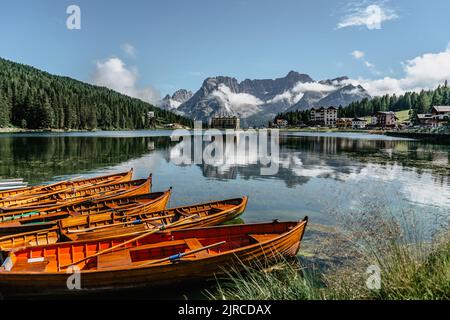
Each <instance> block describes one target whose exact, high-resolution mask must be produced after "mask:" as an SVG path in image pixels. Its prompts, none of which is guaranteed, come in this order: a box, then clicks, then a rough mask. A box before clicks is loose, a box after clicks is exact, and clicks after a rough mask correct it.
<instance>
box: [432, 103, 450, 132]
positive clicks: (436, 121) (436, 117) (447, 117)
mask: <svg viewBox="0 0 450 320" xmlns="http://www.w3.org/2000/svg"><path fill="white" fill-rule="evenodd" d="M431 114H432V115H433V118H432V121H431V126H432V127H433V128H438V127H442V126H446V125H447V124H448V123H449V121H450V106H434V107H433V108H432V109H431Z"/></svg>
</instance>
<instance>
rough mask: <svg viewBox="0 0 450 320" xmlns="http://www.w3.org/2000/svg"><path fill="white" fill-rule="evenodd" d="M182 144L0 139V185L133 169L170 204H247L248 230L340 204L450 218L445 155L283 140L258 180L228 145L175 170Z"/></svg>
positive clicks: (340, 139)
mask: <svg viewBox="0 0 450 320" xmlns="http://www.w3.org/2000/svg"><path fill="white" fill-rule="evenodd" d="M186 139H188V138H186ZM186 141H187V140H186ZM183 143H186V142H172V141H171V140H170V138H169V137H168V134H167V132H164V133H162V134H161V136H157V134H155V132H151V134H141V135H139V134H138V133H136V132H133V133H132V134H130V135H129V136H127V135H126V134H125V133H120V135H118V134H117V135H116V134H114V133H112V134H109V135H108V134H107V133H103V134H102V135H100V134H93V135H91V136H89V135H87V134H83V135H67V134H65V135H38V136H35V135H27V136H20V135H18V136H6V137H5V136H3V137H0V177H23V178H25V179H26V180H28V181H30V182H31V183H41V182H43V181H51V180H54V179H60V178H63V177H67V176H79V175H81V174H85V175H86V174H91V175H94V174H103V173H105V172H110V171H113V170H114V171H116V170H125V169H128V168H130V167H134V168H135V172H136V177H137V178H141V177H146V176H147V175H148V173H149V172H153V173H154V174H155V188H154V189H155V190H165V189H166V188H168V187H170V186H173V187H174V196H173V199H172V200H171V205H183V204H187V203H192V202H201V201H208V200H211V199H220V198H227V197H236V196H241V195H243V194H246V195H249V196H250V202H249V206H248V209H247V212H246V214H245V215H244V220H245V221H247V222H253V221H262V220H267V219H268V218H269V219H270V218H273V217H277V218H280V219H294V218H295V219H297V218H299V217H301V216H303V215H305V214H308V215H310V216H311V217H312V218H313V219H314V221H315V222H319V223H332V217H330V212H331V211H333V210H336V207H337V204H339V210H342V211H345V210H349V211H351V210H352V209H353V207H354V206H355V203H358V202H359V203H364V201H365V200H364V201H362V200H361V199H366V198H368V199H371V200H373V201H379V202H380V203H384V204H389V206H390V208H397V207H398V208H408V210H410V209H411V210H413V211H415V212H417V213H419V214H420V215H421V216H423V217H431V216H432V215H439V216H441V217H444V218H446V219H448V216H449V211H450V210H449V208H450V180H449V176H450V147H449V146H443V145H432V144H427V143H421V142H417V141H409V140H395V139H391V138H385V137H374V136H369V137H367V136H363V137H362V138H361V137H358V136H355V137H350V136H329V135H328V136H326V135H325V136H323V135H322V136H317V135H311V134H309V135H298V134H295V135H282V136H280V154H279V159H278V161H277V165H278V166H279V170H278V172H277V173H276V174H275V175H270V176H264V175H261V164H260V162H259V160H258V153H257V151H256V150H255V149H251V148H247V149H246V151H245V152H243V153H242V152H240V153H239V152H235V151H236V145H235V142H234V141H231V142H230V141H228V142H224V146H223V150H224V152H223V159H222V160H224V161H216V162H213V163H205V162H200V163H198V164H183V165H176V164H175V163H174V162H173V160H174V157H177V156H178V157H180V156H182V155H181V153H180V152H179V150H180V149H182V147H183ZM355 201H356V202H355Z"/></svg>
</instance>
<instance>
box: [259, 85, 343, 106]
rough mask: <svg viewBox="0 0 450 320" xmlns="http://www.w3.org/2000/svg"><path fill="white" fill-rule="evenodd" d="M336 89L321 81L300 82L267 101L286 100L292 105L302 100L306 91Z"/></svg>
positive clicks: (329, 90)
mask: <svg viewBox="0 0 450 320" xmlns="http://www.w3.org/2000/svg"><path fill="white" fill-rule="evenodd" d="M334 90H336V87H334V86H331V85H326V84H322V83H319V82H305V83H303V82H298V83H297V84H296V85H295V86H294V87H293V88H292V89H290V90H287V91H285V92H283V93H281V94H278V95H276V96H275V97H274V98H273V99H271V100H269V101H267V103H277V102H281V101H285V102H287V103H289V104H290V105H294V104H296V103H297V102H299V101H300V99H301V98H302V97H303V95H304V94H305V92H311V91H312V92H331V91H334Z"/></svg>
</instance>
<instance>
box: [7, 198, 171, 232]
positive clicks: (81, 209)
mask: <svg viewBox="0 0 450 320" xmlns="http://www.w3.org/2000/svg"><path fill="white" fill-rule="evenodd" d="M170 194H171V190H168V191H166V192H155V193H147V194H141V195H137V196H122V197H117V198H108V199H98V200H95V201H84V202H81V203H78V204H74V205H68V206H62V207H56V208H50V209H48V210H38V211H31V212H27V213H20V214H16V213H13V214H3V215H0V220H1V219H3V222H1V223H0V235H12V234H17V233H23V232H30V231H36V230H43V229H48V228H50V227H53V226H55V225H57V223H58V220H61V219H65V218H68V217H78V218H79V219H78V220H82V219H83V217H85V216H91V215H92V216H93V215H98V214H102V213H106V214H108V215H109V216H111V217H114V219H116V220H117V221H120V219H125V218H126V217H127V216H128V215H130V216H131V215H136V214H138V213H139V212H154V211H162V210H164V209H165V208H166V205H167V203H168V201H169V198H170ZM85 219H88V218H85ZM96 219H97V218H96ZM80 223H81V222H80ZM86 223H87V224H89V225H90V224H91V223H92V222H91V218H89V219H88V220H86Z"/></svg>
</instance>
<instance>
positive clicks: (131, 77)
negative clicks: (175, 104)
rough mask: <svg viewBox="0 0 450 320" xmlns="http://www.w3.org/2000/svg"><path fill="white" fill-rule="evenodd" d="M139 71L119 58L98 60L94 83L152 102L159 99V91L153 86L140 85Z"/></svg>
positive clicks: (93, 78)
mask: <svg viewBox="0 0 450 320" xmlns="http://www.w3.org/2000/svg"><path fill="white" fill-rule="evenodd" d="M138 79H139V72H138V70H137V69H136V68H127V66H126V65H125V63H124V62H123V61H122V60H121V59H119V58H110V59H107V60H105V61H98V62H97V64H96V68H95V71H94V75H93V77H92V80H93V83H94V84H96V85H99V86H103V87H107V88H109V89H112V90H115V91H118V92H120V93H123V94H126V95H128V96H130V97H134V98H138V99H141V100H144V101H147V102H150V103H156V102H158V101H159V99H160V96H159V93H158V91H156V90H155V89H154V88H153V87H151V86H147V87H138V85H137V82H138Z"/></svg>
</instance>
